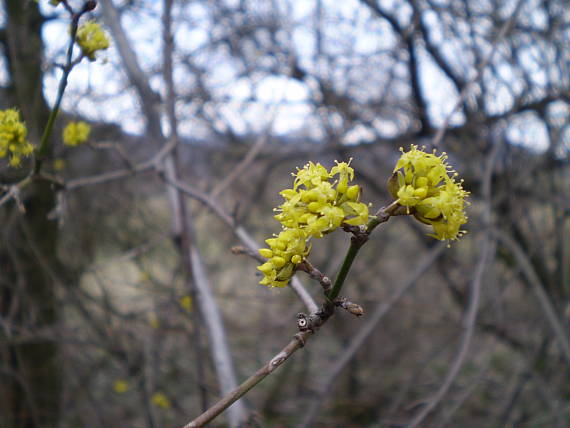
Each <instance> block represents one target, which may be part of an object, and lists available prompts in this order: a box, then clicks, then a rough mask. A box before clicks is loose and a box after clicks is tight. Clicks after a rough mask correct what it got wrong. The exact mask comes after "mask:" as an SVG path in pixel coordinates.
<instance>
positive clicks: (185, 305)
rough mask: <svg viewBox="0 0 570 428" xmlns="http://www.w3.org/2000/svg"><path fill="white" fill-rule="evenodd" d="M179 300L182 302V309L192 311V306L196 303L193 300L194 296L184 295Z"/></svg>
mask: <svg viewBox="0 0 570 428" xmlns="http://www.w3.org/2000/svg"><path fill="white" fill-rule="evenodd" d="M178 302H179V303H180V306H182V309H184V310H185V311H186V312H190V311H192V306H193V304H194V302H193V301H192V296H188V295H186V296H182V297H181V298H180V299H179V300H178Z"/></svg>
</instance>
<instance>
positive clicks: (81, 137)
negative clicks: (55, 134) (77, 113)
mask: <svg viewBox="0 0 570 428" xmlns="http://www.w3.org/2000/svg"><path fill="white" fill-rule="evenodd" d="M90 132H91V126H89V124H88V123H86V122H83V121H79V122H69V123H68V124H67V126H66V127H65V129H64V130H63V143H64V144H65V145H66V146H72V147H74V146H78V145H79V144H82V143H84V142H85V141H87V139H88V138H89V133H90Z"/></svg>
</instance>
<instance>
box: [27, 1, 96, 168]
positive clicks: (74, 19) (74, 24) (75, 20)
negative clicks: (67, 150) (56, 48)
mask: <svg viewBox="0 0 570 428" xmlns="http://www.w3.org/2000/svg"><path fill="white" fill-rule="evenodd" d="M64 5H66V8H68V5H67V3H64ZM96 5H97V2H93V1H88V2H85V3H84V4H83V7H82V8H81V10H80V11H79V12H77V13H73V10H72V9H71V8H68V11H69V12H70V13H72V15H71V27H70V31H69V45H68V46H67V56H66V61H65V65H64V66H63V74H62V76H61V79H60V81H59V87H58V89H57V96H56V99H55V103H54V105H53V108H52V109H51V112H50V114H49V117H48V121H47V124H46V126H45V128H44V132H43V134H42V138H41V140H40V146H39V147H38V149H37V150H36V157H35V158H36V163H35V165H34V173H35V174H37V173H38V172H40V169H41V167H42V162H43V160H44V158H45V156H46V155H47V151H48V149H49V138H50V136H51V133H52V130H53V126H54V124H55V119H56V117H57V114H58V113H59V107H60V105H61V100H62V99H63V94H64V93H65V88H66V87H67V80H68V77H69V73H71V70H72V69H73V66H74V65H76V64H77V63H78V62H74V61H73V46H74V45H75V36H76V35H77V28H78V26H79V19H80V18H81V16H82V15H84V14H85V13H87V12H89V11H90V10H93V9H94V8H95V6H96Z"/></svg>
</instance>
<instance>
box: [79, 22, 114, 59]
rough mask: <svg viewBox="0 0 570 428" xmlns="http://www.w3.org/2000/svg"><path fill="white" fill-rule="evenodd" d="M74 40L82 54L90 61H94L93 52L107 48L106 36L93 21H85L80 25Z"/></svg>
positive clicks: (107, 40)
mask: <svg viewBox="0 0 570 428" xmlns="http://www.w3.org/2000/svg"><path fill="white" fill-rule="evenodd" d="M76 40H77V43H78V44H79V47H80V48H81V50H82V52H83V54H84V55H85V56H86V57H87V58H89V60H90V61H95V52H97V51H100V50H105V49H108V48H109V39H108V38H107V35H106V34H105V32H104V31H103V30H102V29H101V26H100V25H99V24H98V23H97V22H95V21H86V22H84V23H83V24H81V25H80V26H79V28H78V29H77V35H76Z"/></svg>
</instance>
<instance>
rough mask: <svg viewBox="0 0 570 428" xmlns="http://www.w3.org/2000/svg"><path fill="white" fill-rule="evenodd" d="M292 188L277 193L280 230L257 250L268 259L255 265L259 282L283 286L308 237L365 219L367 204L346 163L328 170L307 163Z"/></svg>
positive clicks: (306, 247)
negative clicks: (259, 277) (260, 274)
mask: <svg viewBox="0 0 570 428" xmlns="http://www.w3.org/2000/svg"><path fill="white" fill-rule="evenodd" d="M293 176H294V177H295V180H294V183H293V188H292V189H285V190H283V191H281V192H280V194H281V196H283V198H284V199H285V202H283V204H281V205H280V206H279V207H278V208H277V209H276V211H277V212H278V214H277V215H276V216H275V219H277V220H278V221H279V222H280V223H281V224H282V226H283V230H282V231H281V233H279V235H277V236H276V237H274V238H270V239H267V240H266V241H265V242H266V243H267V244H268V246H269V248H262V249H261V250H259V253H260V254H261V256H263V257H265V258H266V259H268V261H267V262H265V263H264V264H262V265H261V266H259V267H258V269H259V270H260V271H261V272H262V273H263V275H264V277H263V279H262V280H261V284H263V285H267V286H270V287H284V286H286V285H287V283H288V282H289V280H290V279H291V276H293V273H294V272H295V268H296V265H298V264H299V263H301V262H302V261H303V259H304V258H305V257H306V256H307V255H308V253H309V251H310V246H309V240H310V239H311V238H321V237H322V236H323V235H324V234H327V233H330V232H332V231H334V230H335V229H337V228H338V227H340V226H341V225H342V224H347V225H352V226H359V225H363V224H366V223H367V222H368V206H367V205H366V204H364V203H362V202H359V198H360V187H359V186H358V185H356V184H355V185H350V181H352V180H353V179H354V170H353V169H352V168H351V167H350V166H349V164H348V163H346V162H337V164H336V166H334V167H333V168H331V170H330V171H328V170H327V169H326V168H325V167H324V166H322V165H320V164H318V163H317V164H314V163H313V162H309V163H308V164H307V165H305V166H304V167H303V169H299V170H298V171H297V173H296V174H293Z"/></svg>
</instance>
